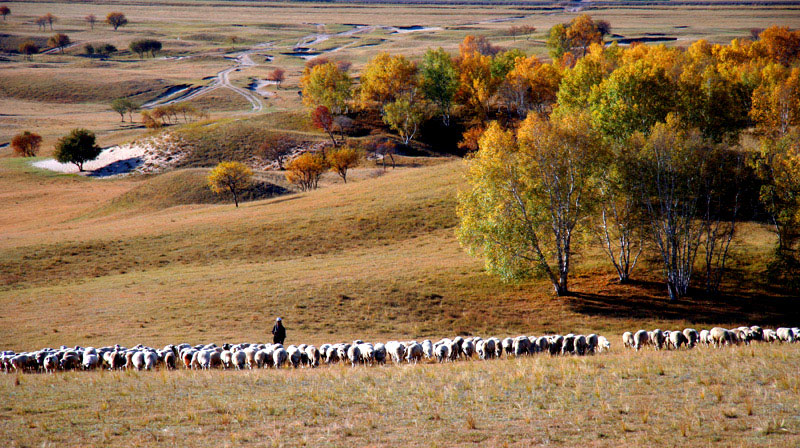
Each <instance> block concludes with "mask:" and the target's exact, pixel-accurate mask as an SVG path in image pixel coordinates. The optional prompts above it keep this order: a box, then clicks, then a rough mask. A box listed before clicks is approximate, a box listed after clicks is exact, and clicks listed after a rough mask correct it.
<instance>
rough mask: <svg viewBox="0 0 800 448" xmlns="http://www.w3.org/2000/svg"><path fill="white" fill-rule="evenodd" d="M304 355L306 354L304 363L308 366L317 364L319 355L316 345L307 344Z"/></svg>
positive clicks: (312, 366)
mask: <svg viewBox="0 0 800 448" xmlns="http://www.w3.org/2000/svg"><path fill="white" fill-rule="evenodd" d="M305 355H306V356H305V359H306V364H307V365H308V366H309V367H311V368H312V369H313V368H316V367H318V366H319V358H320V355H319V350H317V347H314V346H313V345H309V346H307V347H306V350H305Z"/></svg>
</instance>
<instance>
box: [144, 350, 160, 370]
mask: <svg viewBox="0 0 800 448" xmlns="http://www.w3.org/2000/svg"><path fill="white" fill-rule="evenodd" d="M143 356H144V368H145V370H153V369H155V368H156V364H158V355H157V354H156V352H152V351H149V350H148V351H146V352H144V353H143Z"/></svg>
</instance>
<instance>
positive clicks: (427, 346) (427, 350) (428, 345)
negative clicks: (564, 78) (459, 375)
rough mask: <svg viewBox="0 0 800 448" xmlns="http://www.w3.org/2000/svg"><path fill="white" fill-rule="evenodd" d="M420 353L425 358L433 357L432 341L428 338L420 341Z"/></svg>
mask: <svg viewBox="0 0 800 448" xmlns="http://www.w3.org/2000/svg"><path fill="white" fill-rule="evenodd" d="M422 354H423V355H424V356H425V359H433V356H434V354H433V342H431V340H430V339H425V340H424V341H422ZM401 358H402V356H401Z"/></svg>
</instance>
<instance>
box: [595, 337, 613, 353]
mask: <svg viewBox="0 0 800 448" xmlns="http://www.w3.org/2000/svg"><path fill="white" fill-rule="evenodd" d="M609 350H611V342H609V341H608V339H607V338H606V337H605V336H598V338H597V352H598V353H602V352H607V351H609Z"/></svg>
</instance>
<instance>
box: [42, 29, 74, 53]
mask: <svg viewBox="0 0 800 448" xmlns="http://www.w3.org/2000/svg"><path fill="white" fill-rule="evenodd" d="M69 44H70V40H69V36H67V35H66V34H63V33H57V34H53V35H52V36H50V39H47V45H50V46H51V47H53V48H58V49H59V50H60V51H61V54H64V47H66V46H67V45H69Z"/></svg>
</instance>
